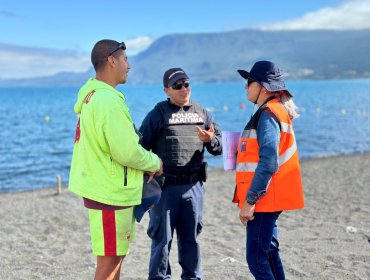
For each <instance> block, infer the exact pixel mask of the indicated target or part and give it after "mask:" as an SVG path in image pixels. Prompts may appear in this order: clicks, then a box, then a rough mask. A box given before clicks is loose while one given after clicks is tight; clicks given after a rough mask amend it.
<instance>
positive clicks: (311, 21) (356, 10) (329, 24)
mask: <svg viewBox="0 0 370 280" xmlns="http://www.w3.org/2000/svg"><path fill="white" fill-rule="evenodd" d="M369 19H370V5H369V1H368V0H346V1H344V2H343V3H342V4H341V5H339V6H337V7H327V8H322V9H320V10H318V11H316V12H312V13H308V14H305V15H304V16H303V17H301V18H296V19H291V20H286V21H283V22H276V23H269V24H264V25H259V26H255V27H256V28H258V29H262V30H314V29H332V30H359V29H367V28H370V20H369Z"/></svg>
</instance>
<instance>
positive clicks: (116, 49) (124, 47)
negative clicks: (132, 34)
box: [108, 42, 126, 56]
mask: <svg viewBox="0 0 370 280" xmlns="http://www.w3.org/2000/svg"><path fill="white" fill-rule="evenodd" d="M120 49H122V50H126V45H125V43H124V42H122V43H119V44H118V46H117V47H116V48H115V49H114V50H113V51H111V52H110V53H109V54H108V56H111V55H112V54H113V53H115V52H116V51H118V50H120Z"/></svg>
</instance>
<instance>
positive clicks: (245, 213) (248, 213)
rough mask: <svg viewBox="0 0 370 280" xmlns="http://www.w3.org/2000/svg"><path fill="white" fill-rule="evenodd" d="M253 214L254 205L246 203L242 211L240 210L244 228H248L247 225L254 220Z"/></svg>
mask: <svg viewBox="0 0 370 280" xmlns="http://www.w3.org/2000/svg"><path fill="white" fill-rule="evenodd" d="M253 213H254V205H250V204H248V203H247V202H245V203H244V205H243V207H242V209H240V212H239V219H240V222H241V223H242V224H243V225H244V226H247V223H248V222H249V221H252V220H253V219H254V216H253Z"/></svg>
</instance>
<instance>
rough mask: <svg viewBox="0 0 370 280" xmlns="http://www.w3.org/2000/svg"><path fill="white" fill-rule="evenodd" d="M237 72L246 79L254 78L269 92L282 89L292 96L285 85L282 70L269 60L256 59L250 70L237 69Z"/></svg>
mask: <svg viewBox="0 0 370 280" xmlns="http://www.w3.org/2000/svg"><path fill="white" fill-rule="evenodd" d="M238 73H239V74H240V76H242V77H243V78H244V79H246V80H247V79H248V78H251V79H253V80H255V81H256V82H257V83H259V84H260V85H261V86H263V87H264V88H265V89H267V90H268V91H269V92H274V91H281V90H284V91H287V92H288V94H289V95H290V96H292V95H291V93H290V92H289V91H288V89H287V88H286V87H285V83H284V77H283V75H284V73H283V70H281V69H280V68H279V67H278V66H277V65H276V64H275V63H273V62H271V61H257V62H256V63H255V64H254V65H253V67H252V69H251V70H250V72H248V71H245V70H238Z"/></svg>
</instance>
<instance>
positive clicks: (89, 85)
mask: <svg viewBox="0 0 370 280" xmlns="http://www.w3.org/2000/svg"><path fill="white" fill-rule="evenodd" d="M98 89H99V90H100V89H105V90H109V91H113V92H115V93H117V94H118V95H119V96H121V97H122V98H123V99H124V96H123V94H122V93H121V92H119V91H118V90H116V89H115V88H114V87H112V86H110V85H108V84H106V83H104V82H102V81H99V80H97V79H95V78H90V79H89V80H88V81H87V82H86V83H85V84H84V85H83V86H82V87H81V88H80V90H79V92H78V96H77V102H76V103H75V106H74V111H75V112H76V113H77V114H80V113H81V109H82V104H83V102H84V100H85V98H86V96H87V95H88V94H89V93H90V92H92V91H93V90H95V91H96V90H98Z"/></svg>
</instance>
